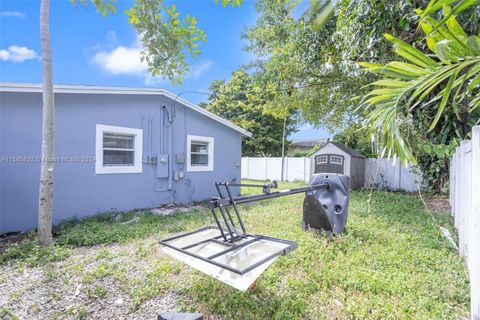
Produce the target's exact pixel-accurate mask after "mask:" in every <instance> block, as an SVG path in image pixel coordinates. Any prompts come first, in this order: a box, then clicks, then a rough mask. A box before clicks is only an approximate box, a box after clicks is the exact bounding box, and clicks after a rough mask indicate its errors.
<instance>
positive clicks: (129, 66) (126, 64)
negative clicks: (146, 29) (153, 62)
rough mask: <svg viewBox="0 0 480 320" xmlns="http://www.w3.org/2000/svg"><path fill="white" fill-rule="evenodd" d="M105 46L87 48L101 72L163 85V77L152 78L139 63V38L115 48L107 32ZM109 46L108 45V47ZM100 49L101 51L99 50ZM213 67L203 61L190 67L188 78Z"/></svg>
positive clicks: (141, 63) (111, 36)
mask: <svg viewBox="0 0 480 320" xmlns="http://www.w3.org/2000/svg"><path fill="white" fill-rule="evenodd" d="M106 40H107V44H106V45H102V46H100V45H99V44H97V45H95V46H94V47H91V48H89V50H88V51H90V50H93V51H94V52H95V53H93V57H92V59H91V62H92V63H93V64H95V65H97V66H99V67H100V68H101V69H102V70H103V71H105V72H107V73H109V74H112V75H132V76H142V77H143V78H144V80H145V85H148V86H153V85H159V84H164V83H165V82H167V80H166V79H165V78H163V77H158V76H157V77H153V76H152V75H151V74H150V73H149V72H148V66H147V63H145V62H141V60H140V57H141V52H142V43H141V40H140V38H139V37H137V39H136V41H135V42H134V43H133V44H132V45H131V46H115V47H113V46H112V45H111V44H112V43H115V42H117V38H116V34H115V31H109V33H108V34H107V36H106ZM109 44H110V45H109ZM100 48H102V49H100ZM212 65H213V61H212V60H204V61H201V62H200V63H198V64H196V65H193V66H191V68H190V72H189V73H188V75H187V76H186V77H184V80H185V79H186V78H188V77H195V78H196V77H199V76H201V75H202V74H204V73H205V72H207V71H208V70H209V69H210V68H211V66H212Z"/></svg>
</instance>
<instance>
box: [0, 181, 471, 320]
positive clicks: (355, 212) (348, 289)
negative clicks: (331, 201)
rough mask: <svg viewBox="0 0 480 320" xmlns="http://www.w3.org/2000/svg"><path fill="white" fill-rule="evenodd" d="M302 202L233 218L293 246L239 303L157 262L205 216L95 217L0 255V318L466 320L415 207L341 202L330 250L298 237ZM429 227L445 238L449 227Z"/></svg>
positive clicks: (457, 274)
mask: <svg viewBox="0 0 480 320" xmlns="http://www.w3.org/2000/svg"><path fill="white" fill-rule="evenodd" d="M299 185H302V184H301V183H282V184H281V185H280V187H281V188H287V187H294V186H299ZM256 191H258V190H250V189H248V188H246V189H245V190H242V192H243V193H253V192H256ZM302 199H303V195H295V196H289V197H283V198H278V199H275V200H267V201H264V202H261V203H257V204H255V205H246V206H244V207H243V208H242V212H243V217H244V221H245V224H246V226H247V230H248V231H249V232H250V233H258V234H265V235H269V236H273V237H278V238H285V239H290V240H294V241H296V242H297V243H298V249H297V250H295V251H294V252H292V253H290V254H288V255H287V256H282V257H280V258H279V259H277V261H276V262H275V263H274V264H273V265H272V266H271V267H270V268H269V269H267V271H266V272H265V273H263V274H262V275H261V276H260V278H259V279H258V280H257V288H256V291H253V292H252V291H247V292H245V293H242V292H239V291H237V290H235V289H233V288H231V287H229V286H227V285H225V284H223V283H221V282H219V281H216V280H214V279H212V278H210V277H208V276H205V275H203V274H202V273H200V272H197V271H195V270H192V269H190V268H189V267H187V266H184V265H183V264H181V263H179V262H176V261H174V260H172V259H170V258H168V257H166V256H165V255H163V254H162V253H161V251H160V250H159V246H158V245H157V244H156V241H157V240H159V239H161V238H164V237H166V236H168V235H169V234H172V233H175V232H180V231H190V230H194V229H195V228H198V227H201V226H203V225H205V224H212V223H213V219H212V218H211V217H210V213H209V211H208V210H207V209H206V208H203V209H197V210H194V211H192V212H189V213H182V214H176V215H173V216H170V217H159V216H155V215H152V214H149V213H145V214H142V215H140V219H139V220H138V221H136V222H133V223H128V224H125V223H124V222H125V221H128V220H130V219H131V218H132V216H133V213H125V214H123V215H122V216H121V219H120V220H119V221H117V220H118V219H117V220H115V219H114V218H113V215H103V216H97V217H93V218H88V219H85V220H82V221H70V222H67V223H64V224H63V225H61V226H59V227H58V228H57V230H56V231H57V233H58V236H57V237H56V244H55V246H53V247H51V248H49V249H40V248H39V247H38V246H37V245H36V244H35V243H34V242H33V241H32V240H30V239H29V238H27V239H24V240H23V241H21V242H19V243H17V244H7V245H6V251H5V253H4V254H2V255H1V256H0V292H2V294H1V295H0V318H2V316H3V317H5V318H14V317H15V316H18V317H20V318H27V317H29V316H33V317H38V318H48V319H51V318H62V319H63V318H118V319H129V318H137V319H143V318H144V319H153V318H154V317H155V316H154V315H155V313H156V312H157V311H159V310H165V311H167V310H177V311H180V310H182V311H192V312H193V311H197V312H204V313H205V314H206V316H207V318H209V319H459V318H463V317H468V315H469V313H468V309H469V302H468V300H469V297H468V294H469V287H468V279H467V275H466V270H465V266H464V263H463V261H462V260H461V259H460V258H459V257H458V254H457V252H456V251H455V250H454V249H452V248H451V247H450V245H449V243H448V242H447V241H446V240H445V239H444V238H442V237H440V235H439V234H438V232H437V231H436V229H435V228H434V227H433V225H432V221H431V218H430V216H429V215H428V214H427V213H426V212H425V211H424V209H423V207H422V205H421V202H420V200H419V199H418V198H417V197H416V196H415V195H409V194H401V193H391V192H384V191H374V192H372V193H370V192H368V191H360V192H353V193H352V194H351V199H350V210H349V217H348V223H347V226H348V232H347V233H345V234H342V235H340V236H337V237H334V238H332V239H328V238H327V237H326V236H322V235H316V234H313V233H309V232H303V231H302V230H301V227H300V223H301V210H302V209H301V208H302ZM435 218H436V220H437V222H438V223H439V224H440V225H442V226H444V227H446V228H447V229H449V230H450V231H451V232H452V233H453V227H452V225H451V217H450V216H449V215H447V214H445V213H440V214H436V215H435ZM5 292H6V294H4V293H5Z"/></svg>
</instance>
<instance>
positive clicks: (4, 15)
mask: <svg viewBox="0 0 480 320" xmlns="http://www.w3.org/2000/svg"><path fill="white" fill-rule="evenodd" d="M0 17H2V18H19V19H25V14H24V13H23V12H19V11H1V12H0Z"/></svg>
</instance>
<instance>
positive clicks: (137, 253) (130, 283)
mask: <svg viewBox="0 0 480 320" xmlns="http://www.w3.org/2000/svg"><path fill="white" fill-rule="evenodd" d="M157 241H158V240H157V239H154V238H151V239H147V240H142V241H135V242H134V243H129V244H113V245H108V246H105V245H100V246H95V247H89V248H87V247H83V248H75V249H73V250H74V251H73V252H72V255H71V256H70V257H69V258H68V259H66V260H64V261H59V262H55V263H50V264H48V265H43V266H39V267H27V266H20V265H18V264H10V265H3V266H0V275H1V278H0V292H2V294H1V295H0V318H2V319H14V317H18V318H20V319H155V318H156V315H157V314H158V312H160V311H181V309H182V307H181V303H185V298H183V300H182V299H181V297H180V293H179V291H178V288H181V287H182V281H184V280H183V279H185V278H188V277H186V274H188V273H189V272H190V271H189V269H188V268H185V267H183V266H182V265H179V263H177V262H175V261H172V260H170V259H169V258H168V257H166V256H164V255H163V254H162V253H161V251H160V250H159V248H158V245H157ZM185 285H188V284H187V283H185ZM172 287H176V289H175V290H173V289H171V288H172Z"/></svg>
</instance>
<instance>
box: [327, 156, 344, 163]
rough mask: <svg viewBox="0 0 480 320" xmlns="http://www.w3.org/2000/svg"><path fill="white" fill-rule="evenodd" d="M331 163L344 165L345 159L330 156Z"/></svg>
mask: <svg viewBox="0 0 480 320" xmlns="http://www.w3.org/2000/svg"><path fill="white" fill-rule="evenodd" d="M330 163H334V164H342V163H343V158H342V157H339V156H330Z"/></svg>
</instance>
